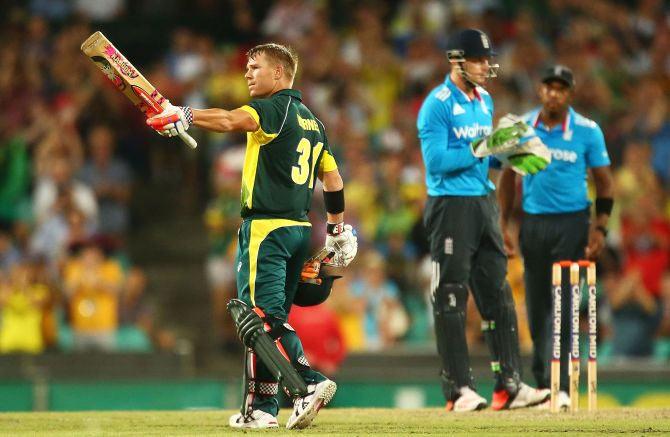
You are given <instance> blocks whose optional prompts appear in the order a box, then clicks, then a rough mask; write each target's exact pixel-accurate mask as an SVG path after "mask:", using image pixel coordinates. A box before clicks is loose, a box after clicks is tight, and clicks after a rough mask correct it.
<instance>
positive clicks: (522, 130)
mask: <svg viewBox="0 0 670 437" xmlns="http://www.w3.org/2000/svg"><path fill="white" fill-rule="evenodd" d="M533 135H535V131H534V129H533V128H532V127H530V126H528V125H527V124H526V123H525V122H524V121H523V120H521V118H520V117H518V116H516V115H514V114H507V115H505V116H504V117H502V118H501V119H500V121H499V122H498V126H497V127H496V128H495V129H494V130H493V132H492V133H491V135H488V136H486V137H483V138H477V139H476V140H474V141H473V142H472V143H471V144H470V147H471V148H472V154H473V155H475V156H476V157H477V158H483V157H485V156H489V155H497V154H500V153H505V152H507V151H509V150H511V149H513V148H515V147H516V146H518V145H519V143H521V142H522V138H523V137H524V136H525V137H531V136H533Z"/></svg>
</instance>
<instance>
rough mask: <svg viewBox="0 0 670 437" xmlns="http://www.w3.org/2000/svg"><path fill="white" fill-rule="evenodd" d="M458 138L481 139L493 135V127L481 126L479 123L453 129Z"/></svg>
mask: <svg viewBox="0 0 670 437" xmlns="http://www.w3.org/2000/svg"><path fill="white" fill-rule="evenodd" d="M452 129H453V131H454V135H456V138H458V139H461V138H473V139H474V138H479V137H482V136H485V135H489V134H490V133H491V125H480V124H479V123H475V124H471V125H470V126H459V127H454V128H452Z"/></svg>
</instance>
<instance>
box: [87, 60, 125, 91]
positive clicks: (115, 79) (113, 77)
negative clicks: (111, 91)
mask: <svg viewBox="0 0 670 437" xmlns="http://www.w3.org/2000/svg"><path fill="white" fill-rule="evenodd" d="M91 59H92V60H93V62H95V63H96V65H97V66H98V68H100V70H101V71H102V72H103V73H104V75H105V76H107V79H109V81H110V82H112V83H113V84H114V86H115V87H116V88H118V89H119V91H124V90H125V89H126V83H125V82H124V81H123V79H121V78H120V77H119V76H118V75H117V74H116V71H115V70H114V68H112V66H111V65H110V64H109V61H107V59H105V58H103V57H102V56H91Z"/></svg>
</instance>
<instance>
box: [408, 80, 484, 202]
mask: <svg viewBox="0 0 670 437" xmlns="http://www.w3.org/2000/svg"><path fill="white" fill-rule="evenodd" d="M475 92H476V97H475V98H474V99H472V100H470V98H469V97H468V96H467V95H466V94H465V93H464V92H463V91H461V90H460V89H459V88H458V87H457V86H456V85H455V84H454V83H453V82H452V81H451V79H450V78H449V76H447V78H446V80H445V82H444V83H443V84H441V85H440V86H438V87H437V88H435V89H434V90H433V91H431V93H430V94H429V95H428V97H426V99H425V100H424V102H423V105H421V110H420V111H419V117H418V119H417V122H416V125H417V129H418V131H419V139H420V140H421V152H422V154H423V162H424V165H425V167H426V186H427V187H428V194H429V195H430V196H444V195H452V196H482V195H485V194H487V193H489V192H491V191H493V190H494V189H495V186H494V185H493V183H492V182H491V181H490V180H489V178H488V171H489V158H488V157H487V158H483V159H479V158H475V156H474V155H473V154H472V151H471V150H470V143H471V142H472V141H473V140H475V139H476V138H479V137H482V136H486V135H489V134H490V133H491V129H492V124H493V99H491V96H490V95H489V93H488V92H486V91H485V90H484V89H483V88H481V87H477V88H476V90H475Z"/></svg>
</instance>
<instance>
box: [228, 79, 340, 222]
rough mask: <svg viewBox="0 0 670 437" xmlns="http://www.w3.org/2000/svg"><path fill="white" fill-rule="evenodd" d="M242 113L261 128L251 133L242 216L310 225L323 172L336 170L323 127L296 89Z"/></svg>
mask: <svg viewBox="0 0 670 437" xmlns="http://www.w3.org/2000/svg"><path fill="white" fill-rule="evenodd" d="M240 109H242V110H244V111H246V112H248V113H249V115H251V116H252V117H253V118H254V120H256V122H257V123H258V125H259V128H258V130H256V132H248V133H247V150H246V154H245V156H244V169H243V170H242V198H241V204H242V213H241V214H242V217H243V218H262V217H272V218H285V219H291V220H298V221H307V213H308V212H309V208H310V204H311V201H312V194H313V192H314V186H315V185H316V178H317V175H318V173H319V171H332V170H335V169H336V168H337V164H336V163H335V159H334V158H333V156H332V154H331V152H330V147H329V146H328V139H327V138H326V132H325V128H324V126H323V124H322V123H321V121H319V120H318V119H317V118H316V117H315V116H314V114H312V112H311V111H310V110H309V109H308V108H307V107H306V106H305V105H304V104H303V103H302V96H301V94H300V92H299V91H296V90H292V89H285V90H282V91H279V92H277V93H275V94H273V95H272V96H270V97H268V98H266V99H257V100H254V101H252V102H251V103H249V104H248V105H245V106H242V107H241V108H240Z"/></svg>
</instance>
